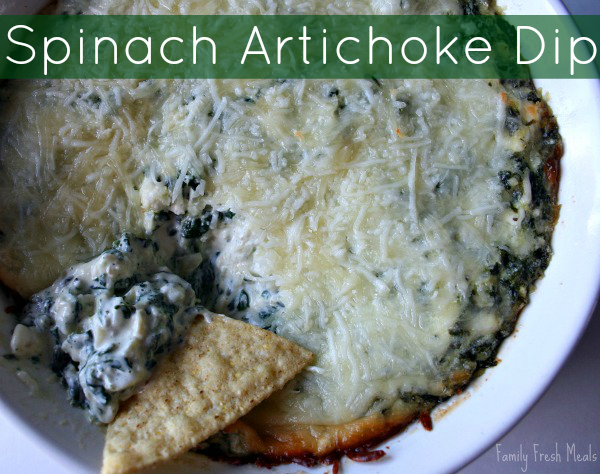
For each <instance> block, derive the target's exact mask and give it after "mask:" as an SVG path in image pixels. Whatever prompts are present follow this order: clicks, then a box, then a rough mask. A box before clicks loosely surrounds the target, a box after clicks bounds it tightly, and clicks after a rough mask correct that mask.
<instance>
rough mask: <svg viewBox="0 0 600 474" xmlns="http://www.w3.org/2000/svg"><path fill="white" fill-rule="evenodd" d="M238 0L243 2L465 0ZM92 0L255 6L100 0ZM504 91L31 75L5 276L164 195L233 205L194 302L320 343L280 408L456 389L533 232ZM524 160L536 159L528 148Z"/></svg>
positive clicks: (45, 275)
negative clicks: (500, 280)
mask: <svg viewBox="0 0 600 474" xmlns="http://www.w3.org/2000/svg"><path fill="white" fill-rule="evenodd" d="M240 5H241V3H240ZM252 5H253V6H252V7H251V8H250V9H251V13H287V12H291V11H294V12H298V13H301V12H310V13H315V12H320V11H326V12H330V13H339V12H337V11H333V10H335V9H337V8H341V9H342V11H343V12H348V13H370V12H373V13H402V12H413V13H414V12H430V13H431V12H438V9H442V10H441V11H444V12H452V11H454V10H456V9H459V6H458V5H459V3H458V2H451V1H448V2H434V3H432V2H418V3H417V2H408V1H403V2H399V3H398V2H395V3H394V5H392V3H390V2H368V3H367V2H365V3H364V4H363V3H360V4H359V3H358V2H349V3H348V4H344V5H342V6H337V3H336V6H335V7H333V6H332V5H333V4H330V3H329V2H306V4H302V6H299V5H296V4H294V5H293V7H292V6H290V5H291V4H288V2H269V1H267V2H253V3H252ZM124 8H126V11H125V10H124ZM332 9H333V10H332ZM255 10H256V11H255ZM90 11H92V12H94V13H125V12H133V13H167V12H169V13H207V12H208V11H210V12H211V13H214V12H227V13H237V12H244V13H248V7H247V5H246V3H244V7H243V8H242V7H241V6H239V5H237V3H235V2H227V3H225V2H223V3H221V2H183V1H181V2H171V1H161V2H153V1H150V0H140V1H136V2H133V3H132V4H128V6H127V7H124V6H123V3H122V2H114V1H100V2H97V3H94V5H93V6H90ZM505 101H506V93H505V92H504V88H503V87H502V86H501V85H500V84H499V83H498V82H497V81H492V82H488V81H472V80H471V81H459V80H457V81H428V80H419V81H408V80H386V81H367V80H355V81H350V80H338V81H304V80H295V81H272V80H255V81H235V80H224V81H213V80H208V81H200V80H198V81H52V82H50V81H44V82H35V83H29V84H28V85H27V86H26V87H24V88H22V89H21V90H19V91H18V92H17V93H16V96H15V97H14V98H13V99H12V104H14V105H13V109H12V110H11V115H10V119H9V121H8V123H7V124H6V125H5V126H6V127H8V130H9V131H8V133H7V134H6V135H5V140H4V143H3V153H4V154H3V164H4V165H5V166H4V170H3V173H2V183H1V184H2V186H0V199H2V200H3V202H6V203H8V206H7V207H8V208H9V209H10V212H9V213H8V216H6V221H5V222H4V224H3V225H4V227H3V228H2V230H3V232H4V233H5V238H4V244H3V246H2V247H1V249H0V259H2V261H3V262H11V261H16V262H18V264H23V262H24V265H25V268H28V269H30V270H31V272H32V273H34V274H35V275H36V278H33V279H32V278H29V277H30V276H31V273H29V274H28V275H26V276H25V277H23V278H21V280H19V281H20V282H21V285H20V288H22V289H23V291H24V292H25V293H27V292H31V291H34V290H36V289H39V288H40V287H43V286H45V284H47V283H48V281H46V280H51V279H53V278H54V277H55V276H56V275H57V274H59V273H60V272H61V270H62V269H64V268H66V267H67V266H68V265H70V264H72V263H73V262H75V261H77V260H80V259H84V258H89V257H90V256H91V255H94V254H97V253H98V252H99V251H101V250H102V249H104V248H106V247H107V246H108V243H109V242H110V241H111V240H112V239H113V237H114V236H115V235H116V234H118V233H119V232H121V231H124V230H127V231H133V232H136V233H138V234H139V233H143V231H144V229H146V230H147V231H149V230H151V229H152V228H153V226H154V217H155V213H157V212H159V211H164V210H169V211H171V212H174V213H177V214H183V213H188V214H190V215H200V214H201V212H202V210H203V209H204V208H205V206H207V205H210V206H212V208H214V209H231V210H232V211H233V212H235V214H236V216H235V218H234V219H233V220H232V222H231V224H230V225H228V226H226V227H224V228H222V229H215V230H214V232H212V233H211V234H210V235H209V236H208V235H207V238H206V239H205V240H206V241H205V242H204V248H203V250H202V252H203V254H204V259H203V261H204V262H205V263H204V264H203V265H201V267H200V268H201V271H199V272H196V273H195V275H194V276H193V277H192V280H193V282H192V285H193V286H194V289H195V290H196V292H197V294H198V296H199V297H200V298H204V303H205V304H206V306H207V307H208V308H209V309H211V310H214V311H217V312H224V313H226V314H229V315H231V316H234V317H238V318H242V319H245V320H248V321H251V322H253V323H254V324H259V325H261V326H263V327H268V328H270V329H272V330H274V331H276V332H277V333H278V334H280V335H283V336H285V337H287V338H289V339H292V340H294V341H296V342H298V343H300V344H301V345H303V346H305V347H307V348H308V349H310V350H311V351H313V352H314V353H315V354H316V355H317V357H316V361H315V364H314V366H313V367H311V368H310V369H309V370H308V371H307V372H305V374H304V375H303V376H302V377H301V378H300V379H299V380H297V381H296V382H295V383H293V384H291V385H290V386H288V387H287V388H286V389H285V391H284V392H282V393H281V394H279V395H278V396H276V397H273V398H272V399H271V400H270V401H269V402H267V403H268V404H269V405H268V410H269V411H270V412H271V413H276V414H277V420H278V422H279V423H319V424H327V423H332V424H333V423H342V422H348V421H351V420H354V419H357V418H360V417H362V416H365V415H369V414H371V413H375V412H381V411H382V410H383V411H384V410H387V409H389V408H391V407H397V406H399V405H400V406H401V405H402V404H405V403H409V402H407V401H406V400H408V399H410V397H411V396H414V395H432V396H434V397H445V396H449V395H451V394H452V391H453V388H452V387H453V384H454V383H455V382H453V380H454V377H455V374H456V373H457V372H460V371H461V370H462V371H465V372H467V373H468V374H470V372H472V371H473V370H474V366H473V364H472V360H466V359H465V358H464V353H465V350H464V347H465V346H469V345H471V344H472V343H473V344H476V345H477V344H480V345H481V346H483V345H484V344H487V343H488V342H489V340H494V341H495V334H496V332H497V331H498V330H499V329H500V328H501V327H503V325H504V324H505V323H506V321H510V320H512V318H513V316H514V311H513V303H514V301H515V300H514V299H511V300H508V299H506V300H505V301H504V303H503V306H501V305H500V304H499V303H498V301H497V298H496V297H495V296H494V291H495V290H494V288H496V287H494V286H493V285H492V283H491V282H492V280H493V278H494V275H495V273H494V271H495V270H494V268H495V266H496V265H498V262H502V261H503V260H502V259H503V258H504V257H503V255H504V254H503V252H505V253H506V252H508V253H509V254H510V255H511V256H514V258H516V259H519V258H526V257H527V256H528V255H530V254H531V253H532V252H534V251H535V250H536V249H540V248H545V246H546V244H547V239H545V238H543V237H540V235H538V234H536V233H535V232H534V231H532V230H531V227H530V226H529V225H525V224H526V222H527V219H526V218H527V217H529V216H530V215H531V213H532V212H533V204H532V197H531V196H532V195H531V183H530V182H529V174H528V173H529V172H528V171H527V172H524V171H523V168H518V167H517V168H515V167H516V166H517V165H516V164H515V163H516V161H515V158H514V157H515V154H518V153H521V152H526V151H527V153H529V152H530V151H531V150H530V149H529V148H528V147H530V143H529V142H530V137H529V135H528V134H529V133H530V132H529V128H527V127H524V126H521V127H517V129H518V130H512V131H511V133H508V132H507V125H506V124H507V116H506V111H507V104H506V102H505ZM527 156H528V157H527V166H526V168H527V169H531V170H532V172H533V171H535V172H537V171H538V169H539V167H540V166H542V165H543V163H542V160H541V158H540V157H539V156H538V155H536V154H535V153H531V154H530V155H527ZM23 157H25V159H23ZM502 173H504V174H502ZM506 173H509V174H510V178H507V179H508V181H506V180H505V182H503V181H502V179H499V176H505V177H508V175H507V174H506ZM510 179H514V182H513V183H512V184H511V182H510ZM507 186H508V187H507ZM509 188H510V189H514V190H518V192H517V194H515V193H512V194H509V193H508V192H507V190H508V189H509ZM40 226H43V228H44V229H45V232H43V233H40V232H35V231H34V230H35V229H37V228H39V227H40ZM57 248H58V249H59V250H58V251H57V250H56V249H57ZM511 258H512V257H511ZM38 268H41V269H43V271H40V272H39V273H36V272H37V269H38ZM15 278H20V277H18V276H17V277H15ZM28 283H29V284H28ZM524 291H525V294H526V292H527V291H528V287H527V288H525V290H524ZM515 298H516V297H515ZM459 333H460V334H462V336H460V337H461V338H462V339H460V340H459V341H458V342H457V339H456V338H457V337H458V336H457V334H459ZM482 341H483V342H482ZM477 347H480V346H477ZM473 357H475V356H473ZM462 382H464V380H463V381H462Z"/></svg>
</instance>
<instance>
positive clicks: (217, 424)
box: [102, 313, 312, 474]
mask: <svg viewBox="0 0 600 474" xmlns="http://www.w3.org/2000/svg"><path fill="white" fill-rule="evenodd" d="M311 359H312V354H311V353H310V352H308V351H307V350H305V349H302V348H301V347H299V346H297V345H296V344H294V343H292V342H290V341H288V340H287V339H283V338H281V337H279V336H276V335H275V334H273V333H271V332H269V331H265V330H263V329H259V328H257V327H255V326H252V325H250V324H246V323H242V322H239V321H236V320H233V319H230V318H227V317H225V316H220V315H212V314H211V313H207V315H205V317H200V318H198V319H197V320H196V321H195V322H194V323H193V324H192V326H191V327H190V330H189V333H188V336H187V340H186V342H185V344H184V345H183V346H182V347H180V348H178V349H177V350H175V351H174V352H173V353H171V354H170V355H168V356H167V357H166V359H164V360H163V361H162V363H160V364H159V365H158V367H157V368H156V372H155V373H154V374H153V376H152V378H151V379H150V381H149V382H148V384H147V385H146V387H144V389H143V390H142V391H141V392H140V393H138V394H137V395H134V396H133V397H131V398H130V399H129V400H127V401H126V402H125V403H124V404H123V405H122V407H121V410H120V411H119V413H118V414H117V416H116V418H115V420H114V421H113V422H112V423H111V424H110V425H109V427H108V432H107V434H106V443H105V446H104V460H103V466H102V474H125V473H129V472H133V471H135V470H138V469H141V468H143V467H146V466H149V465H152V464H154V463H157V462H160V461H166V460H169V459H172V458H174V457H176V456H178V455H180V454H183V453H185V452H186V451H188V450H189V449H191V448H193V447H195V446H197V445H198V444H199V443H200V442H202V441H204V440H205V439H207V438H208V437H210V436H212V435H214V434H215V433H217V432H219V431H220V430H222V429H224V428H225V427H227V426H229V425H230V424H231V423H233V422H234V421H236V420H237V419H238V418H240V417H241V416H243V415H245V414H246V413H248V412H249V411H250V410H251V409H252V408H253V407H255V406H256V405H258V404H259V403H260V402H262V401H263V400H264V399H266V398H267V397H268V396H269V395H271V394H272V393H273V392H274V391H276V390H280V389H281V388H283V386H284V385H285V384H286V383H287V382H288V381H290V380H291V379H292V378H293V377H294V376H295V375H296V374H298V373H299V372H300V371H301V370H302V369H303V368H304V367H305V366H306V365H307V364H308V363H309V362H310V360H311Z"/></svg>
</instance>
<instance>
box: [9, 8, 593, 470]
mask: <svg viewBox="0 0 600 474" xmlns="http://www.w3.org/2000/svg"><path fill="white" fill-rule="evenodd" d="M0 1H1V0H0ZM565 3H566V4H567V6H568V7H569V8H570V9H571V11H572V12H573V13H574V14H600V0H566V1H565ZM599 26H600V25H599ZM564 317H565V318H568V317H569V315H568V314H565V315H564ZM599 346H600V310H597V311H596V314H595V315H594V318H593V320H592V322H591V324H590V327H589V328H588V331H587V332H586V334H585V335H584V337H583V339H582V341H581V343H580V345H579V346H578V348H577V349H576V351H575V352H574V353H573V355H572V356H571V358H570V359H569V361H568V362H567V364H566V365H565V367H564V368H563V369H562V371H561V372H560V374H559V376H558V377H557V379H556V380H555V382H554V383H553V384H552V385H551V387H550V389H549V390H548V392H547V393H546V395H545V396H544V397H543V398H542V399H541V400H540V401H539V402H538V404H537V405H536V406H535V407H534V408H533V409H532V411H531V412H530V413H529V414H528V415H527V416H526V417H525V418H524V419H523V420H522V421H521V422H520V423H519V424H518V425H517V426H516V427H515V428H514V429H513V430H512V431H511V432H510V433H508V434H507V435H506V436H505V437H504V438H503V439H502V440H500V441H498V443H500V447H499V449H500V451H501V453H503V454H508V453H512V454H513V455H516V454H518V453H519V451H520V450H521V451H522V453H523V456H520V457H519V461H502V460H501V459H500V460H499V459H498V454H497V448H496V445H494V446H492V447H491V448H490V450H488V451H487V452H486V453H484V454H483V455H482V456H481V457H480V458H479V459H477V460H475V461H474V462H473V463H472V464H470V465H469V466H467V467H466V468H464V469H463V470H462V471H461V473H460V474H496V473H509V474H510V473H519V472H529V473H563V472H569V473H574V474H579V473H582V474H583V473H599V472H600V347H599ZM538 350H543V348H539V349H538ZM490 409H493V407H491V408H490ZM5 423H6V421H5V420H4V419H0V424H2V425H0V446H1V448H0V473H1V474H21V473H23V474H30V473H35V474H37V473H44V474H46V473H47V474H67V473H69V474H70V473H71V471H68V470H67V469H66V468H64V467H61V466H60V465H59V464H58V462H57V461H56V460H54V459H52V458H49V457H48V454H47V452H46V451H44V452H42V451H41V450H40V449H39V448H38V447H37V446H36V445H35V444H34V443H33V442H32V441H30V440H28V439H27V438H26V437H25V435H24V434H23V433H21V432H16V431H14V430H11V429H10V427H9V426H8V425H6V424H5ZM557 443H558V453H559V454H560V462H556V461H555V462H543V461H541V460H540V458H539V456H538V457H537V459H536V458H534V452H535V450H537V451H538V452H546V453H548V454H551V453H553V452H554V450H555V446H556V444H557ZM567 443H568V444H569V445H571V446H572V445H573V444H574V445H575V447H576V451H577V452H578V453H581V454H585V453H587V452H588V450H589V449H590V445H591V451H592V453H594V454H596V456H597V458H598V459H597V461H596V462H573V460H572V459H570V460H567ZM525 455H526V456H527V464H526V463H525V460H524V458H525ZM374 467H375V466H374ZM525 469H526V470H525ZM326 471H330V469H325V468H324V469H323V472H326Z"/></svg>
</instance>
